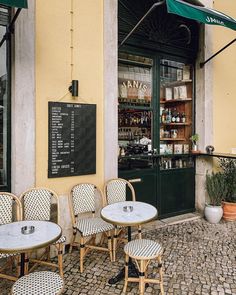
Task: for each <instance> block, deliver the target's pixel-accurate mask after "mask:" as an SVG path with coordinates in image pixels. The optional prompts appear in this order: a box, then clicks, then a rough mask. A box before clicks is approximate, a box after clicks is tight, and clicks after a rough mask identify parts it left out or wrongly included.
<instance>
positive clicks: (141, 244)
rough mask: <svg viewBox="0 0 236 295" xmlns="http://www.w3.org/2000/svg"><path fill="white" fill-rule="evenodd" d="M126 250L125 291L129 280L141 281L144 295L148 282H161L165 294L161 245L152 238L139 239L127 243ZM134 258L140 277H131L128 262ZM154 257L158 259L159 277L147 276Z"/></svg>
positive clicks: (141, 291) (141, 294)
mask: <svg viewBox="0 0 236 295" xmlns="http://www.w3.org/2000/svg"><path fill="white" fill-rule="evenodd" d="M124 252H125V284H124V289H123V292H124V293H125V292H126V289H127V285H128V282H138V283H139V292H140V293H139V294H140V295H143V294H144V290H145V284H146V283H152V284H159V285H160V290H161V294H162V295H164V288H163V274H162V261H161V256H162V253H163V249H162V247H161V245H160V244H159V243H157V242H155V241H152V240H146V239H138V240H133V241H131V242H129V243H127V244H126V245H125V247H124ZM130 258H132V259H133V260H134V261H135V263H136V265H137V268H138V271H139V277H138V278H134V277H129V276H128V275H129V271H128V264H129V260H130ZM152 259H156V260H157V262H158V270H159V279H151V278H147V268H148V265H149V263H150V261H151V260H152Z"/></svg>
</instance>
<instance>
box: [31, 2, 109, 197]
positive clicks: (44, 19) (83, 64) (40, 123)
mask: <svg viewBox="0 0 236 295" xmlns="http://www.w3.org/2000/svg"><path fill="white" fill-rule="evenodd" d="M71 4H73V22H72V23H71V13H70V11H71ZM35 11H36V185H37V186H46V187H49V188H51V189H53V190H55V191H56V192H57V193H58V194H65V193H68V191H69V190H70V188H71V187H72V186H73V185H74V184H76V183H79V182H92V183H95V184H97V185H98V186H101V185H102V183H103V174H104V172H103V170H104V169H103V162H104V159H103V158H104V156H103V141H104V138H103V1H102V0H96V1H94V0H86V1H84V0H73V1H69V0H60V1H58V0H50V1H46V0H40V1H36V9H35ZM71 26H73V28H74V31H73V46H74V49H73V58H72V62H73V64H74V66H73V71H72V68H71V57H72V55H71V48H70V46H71ZM71 72H72V74H71ZM72 79H76V80H79V98H76V99H72V97H71V95H70V93H68V87H69V86H70V83H71V80H72ZM49 101H54V102H58V101H60V102H71V103H76V102H79V103H93V104H96V105H97V163H96V168H97V173H96V174H95V175H85V176H73V177H66V178H51V179H48V176H47V175H48V102H49Z"/></svg>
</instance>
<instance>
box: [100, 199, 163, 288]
mask: <svg viewBox="0 0 236 295" xmlns="http://www.w3.org/2000/svg"><path fill="white" fill-rule="evenodd" d="M130 208H131V210H132V211H130ZM101 217H102V219H104V220H105V221H107V222H109V223H112V224H114V225H120V226H127V227H128V241H131V226H139V225H141V224H144V223H147V222H149V221H151V220H153V219H155V218H156V217H157V209H156V208H155V207H154V206H152V205H150V204H147V203H144V202H138V201H125V202H118V203H113V204H110V205H107V206H105V207H104V208H103V209H102V210H101ZM129 273H130V275H131V276H137V275H138V272H137V270H136V267H135V266H134V264H133V263H132V261H131V260H130V261H129ZM123 278H124V268H123V269H122V270H121V271H120V272H119V273H118V274H117V275H116V276H115V277H113V278H111V279H109V281H108V283H109V284H116V283H117V282H118V281H120V280H121V279H123Z"/></svg>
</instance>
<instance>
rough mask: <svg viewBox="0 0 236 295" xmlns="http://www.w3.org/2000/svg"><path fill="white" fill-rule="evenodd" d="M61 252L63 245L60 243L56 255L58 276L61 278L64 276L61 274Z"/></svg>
mask: <svg viewBox="0 0 236 295" xmlns="http://www.w3.org/2000/svg"><path fill="white" fill-rule="evenodd" d="M62 250H63V244H62V243H60V244H59V245H58V246H57V251H58V252H57V255H58V268H59V274H60V276H61V277H62V278H63V277H64V274H63V257H62V252H63V251H62Z"/></svg>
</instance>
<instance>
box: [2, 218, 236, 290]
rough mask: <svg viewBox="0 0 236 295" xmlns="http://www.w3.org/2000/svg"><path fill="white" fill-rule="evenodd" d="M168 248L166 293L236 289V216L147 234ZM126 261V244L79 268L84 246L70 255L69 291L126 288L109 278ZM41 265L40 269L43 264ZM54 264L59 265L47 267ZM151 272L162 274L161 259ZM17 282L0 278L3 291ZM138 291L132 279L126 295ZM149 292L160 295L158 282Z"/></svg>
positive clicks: (66, 268) (94, 256)
mask: <svg viewBox="0 0 236 295" xmlns="http://www.w3.org/2000/svg"><path fill="white" fill-rule="evenodd" d="M143 236H144V237H145V238H150V239H153V240H156V241H158V242H159V243H161V244H162V246H163V248H164V253H163V266H164V267H163V268H164V283H163V285H164V290H165V294H166V295H185V294H186V295H195V294H196V295H197V294H199V295H204V294H206V295H225V294H231V295H236V267H235V236H236V222H230V223H227V222H224V221H222V222H221V223H219V224H216V225H215V224H209V223H207V222H206V221H205V220H204V219H198V220H195V221H191V222H187V221H186V222H184V223H178V224H174V225H165V226H163V224H162V226H161V227H160V228H158V229H154V228H153V225H152V227H150V230H146V231H145V232H144V234H143ZM123 266H124V253H123V245H120V247H119V249H118V253H117V261H116V262H111V261H110V259H109V257H108V254H107V253H105V252H99V251H91V252H89V254H88V255H87V257H85V260H84V273H82V274H81V273H80V269H79V251H78V250H77V249H74V250H73V252H72V253H71V254H65V255H64V271H65V275H64V279H65V290H64V293H63V294H64V295H99V294H100V295H103V294H104V295H119V294H123V293H122V289H123V284H124V281H123V280H122V281H121V282H119V283H118V284H117V285H109V284H108V279H109V278H111V277H112V276H114V275H116V274H117V273H118V272H119V270H120V269H121V268H122V267H123ZM43 269H44V268H42V267H39V268H38V269H37V270H43ZM47 270H53V269H49V268H48V269H47ZM149 274H150V276H151V277H154V276H156V277H158V273H157V264H156V262H153V263H151V264H150V267H149ZM11 286H12V282H10V281H7V280H4V279H1V280H0V294H1V295H7V294H9V291H10V289H11ZM134 294H135V295H136V294H138V284H137V283H129V284H128V292H127V293H126V295H134ZM145 294H148V295H151V294H152V295H159V294H160V288H159V286H158V285H153V284H150V285H149V287H147V289H146V292H145Z"/></svg>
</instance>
